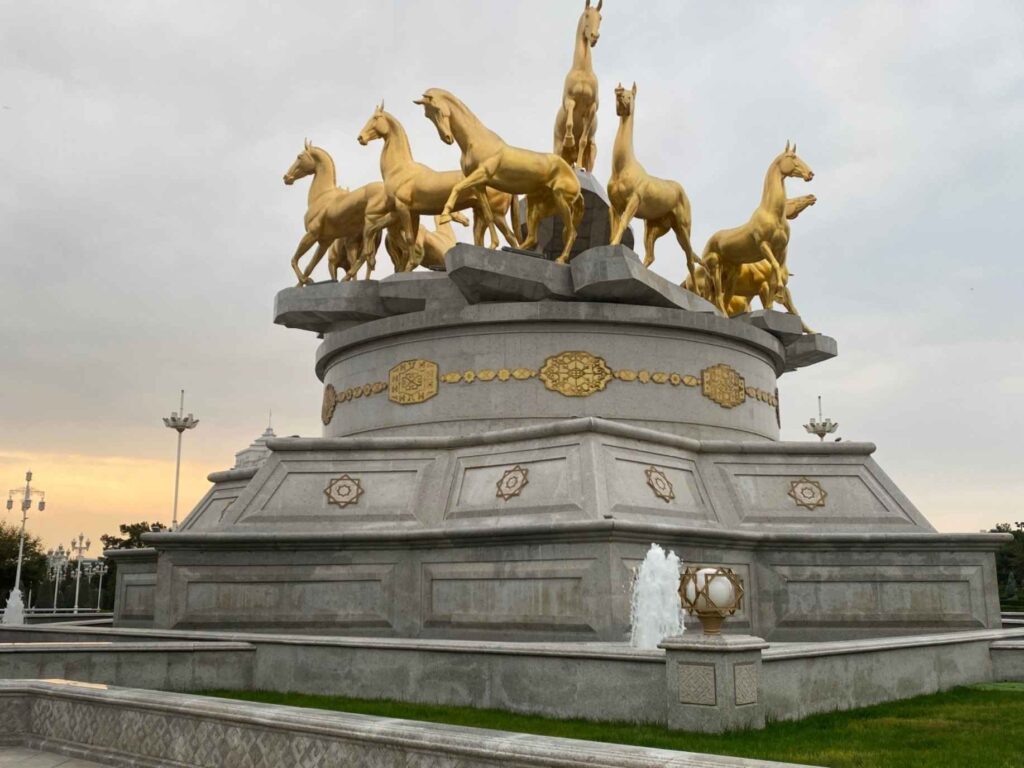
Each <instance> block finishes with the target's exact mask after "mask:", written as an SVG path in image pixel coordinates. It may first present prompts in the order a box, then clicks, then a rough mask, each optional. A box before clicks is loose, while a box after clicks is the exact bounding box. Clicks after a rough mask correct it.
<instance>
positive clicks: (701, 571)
mask: <svg viewBox="0 0 1024 768" xmlns="http://www.w3.org/2000/svg"><path fill="white" fill-rule="evenodd" d="M679 598H680V600H681V601H682V603H683V608H685V609H686V611H687V613H690V614H697V618H698V619H700V623H701V627H702V628H703V630H704V634H706V635H717V634H720V633H721V631H722V622H723V621H724V620H725V617H726V616H732V615H733V614H734V613H736V611H737V610H739V609H740V608H741V607H742V605H743V580H742V579H741V578H740V577H739V576H737V575H736V572H735V571H733V570H732V568H692V567H691V568H687V569H685V570H684V571H683V574H682V577H681V578H680V580H679Z"/></svg>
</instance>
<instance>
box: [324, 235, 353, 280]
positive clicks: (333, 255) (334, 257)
mask: <svg viewBox="0 0 1024 768" xmlns="http://www.w3.org/2000/svg"><path fill="white" fill-rule="evenodd" d="M347 242H348V241H346V245H345V248H346V249H347V248H348V245H347ZM339 243H341V240H335V241H334V242H333V243H331V247H330V248H329V249H328V250H327V271H328V273H330V275H331V280H332V281H333V282H335V283H336V282H338V266H339V265H340V264H341V260H342V259H343V258H344V256H343V255H342V250H341V248H339V247H338V245H339ZM342 266H344V267H345V269H346V271H348V265H347V264H345V265H342Z"/></svg>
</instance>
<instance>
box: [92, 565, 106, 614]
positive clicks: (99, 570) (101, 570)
mask: <svg viewBox="0 0 1024 768" xmlns="http://www.w3.org/2000/svg"><path fill="white" fill-rule="evenodd" d="M92 572H93V574H99V577H100V585H99V587H98V588H97V590H96V613H99V612H100V605H102V603H103V575H104V574H105V573H106V572H107V564H106V563H104V562H103V561H102V560H97V561H96V562H95V564H93V566H92Z"/></svg>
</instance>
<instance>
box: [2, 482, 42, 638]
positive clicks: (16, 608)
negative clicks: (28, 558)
mask: <svg viewBox="0 0 1024 768" xmlns="http://www.w3.org/2000/svg"><path fill="white" fill-rule="evenodd" d="M16 494H20V495H21V536H20V537H19V539H18V567H17V569H16V570H15V572H14V589H13V590H11V594H10V597H8V598H7V606H6V607H5V608H4V617H3V623H4V624H24V623H25V608H24V605H23V604H22V601H21V563H22V560H23V559H24V557H25V521H26V520H28V511H29V510H30V509H32V499H33V497H35V498H37V499H39V501H38V503H37V507H38V509H39V511H40V512H42V511H43V510H44V509H46V492H45V491H40V490H38V489H37V488H33V487H32V472H31V471H29V472H26V473H25V487H24V488H13V489H12V490H11V491H10V492H9V493H8V494H7V509H8V511H10V510H12V509H14V496H15V495H16Z"/></svg>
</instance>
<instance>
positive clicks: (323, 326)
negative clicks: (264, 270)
mask: <svg viewBox="0 0 1024 768" xmlns="http://www.w3.org/2000/svg"><path fill="white" fill-rule="evenodd" d="M378 285H379V284H378V283H377V281H376V280H353V281H351V282H348V283H333V282H326V283H314V284H313V285H307V286H303V287H295V288H285V289H284V290H283V291H278V293H277V296H275V297H274V322H275V323H276V324H277V325H283V326H285V327H286V328H299V329H301V330H304V331H315V332H316V333H323V332H324V331H325V330H327V329H328V328H330V327H331V326H333V325H335V324H337V323H343V322H346V321H349V322H351V321H356V322H365V321H367V320H376V319H378V318H381V317H387V316H388V315H389V314H391V313H390V312H388V310H387V309H385V308H384V304H383V303H382V302H381V300H380V294H379V292H378Z"/></svg>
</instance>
